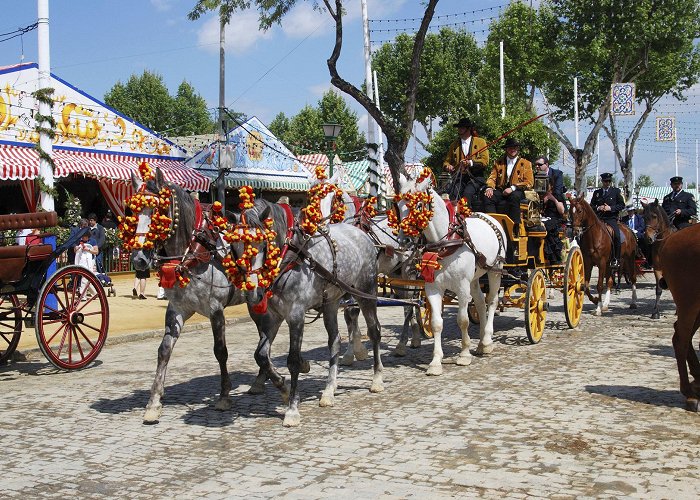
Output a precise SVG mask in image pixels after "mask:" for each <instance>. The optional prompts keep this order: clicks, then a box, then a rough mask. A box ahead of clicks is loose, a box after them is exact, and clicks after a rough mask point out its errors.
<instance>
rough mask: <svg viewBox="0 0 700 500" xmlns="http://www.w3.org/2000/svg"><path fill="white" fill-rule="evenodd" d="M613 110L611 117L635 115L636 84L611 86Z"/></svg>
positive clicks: (614, 84)
mask: <svg viewBox="0 0 700 500" xmlns="http://www.w3.org/2000/svg"><path fill="white" fill-rule="evenodd" d="M611 93H612V108H611V110H610V114H611V115H622V116H625V115H633V114H634V93H635V85H634V83H613V84H612V86H611Z"/></svg>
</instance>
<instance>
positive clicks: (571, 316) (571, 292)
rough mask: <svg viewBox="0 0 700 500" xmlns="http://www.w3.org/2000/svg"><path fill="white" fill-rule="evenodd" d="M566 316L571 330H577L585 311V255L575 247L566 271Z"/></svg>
mask: <svg viewBox="0 0 700 500" xmlns="http://www.w3.org/2000/svg"><path fill="white" fill-rule="evenodd" d="M563 291H564V316H566V323H567V324H568V325H569V328H576V327H577V326H578V324H579V322H580V321H581V311H583V291H584V274H583V255H582V254H581V249H579V248H578V247H573V248H572V249H571V250H570V251H569V256H568V257H567V259H566V267H565V271H564V290H563Z"/></svg>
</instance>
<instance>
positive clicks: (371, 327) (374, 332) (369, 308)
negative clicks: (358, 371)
mask: <svg viewBox="0 0 700 500" xmlns="http://www.w3.org/2000/svg"><path fill="white" fill-rule="evenodd" d="M357 302H358V303H359V304H360V309H362V316H363V317H364V318H365V323H367V334H368V335H369V339H370V340H371V341H372V355H373V356H374V364H373V369H374V374H373V376H372V385H371V386H370V388H369V392H383V391H384V376H383V374H382V372H383V371H384V365H382V358H381V355H380V353H379V343H380V341H381V339H382V330H381V326H380V325H379V318H377V303H376V302H375V301H374V300H366V299H357Z"/></svg>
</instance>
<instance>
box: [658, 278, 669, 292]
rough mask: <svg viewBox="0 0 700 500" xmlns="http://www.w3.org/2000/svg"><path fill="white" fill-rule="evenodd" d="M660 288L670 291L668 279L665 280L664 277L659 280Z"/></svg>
mask: <svg viewBox="0 0 700 500" xmlns="http://www.w3.org/2000/svg"><path fill="white" fill-rule="evenodd" d="M659 286H660V287H661V289H662V290H668V283H666V278H664V277H663V276H662V277H661V279H660V280H659Z"/></svg>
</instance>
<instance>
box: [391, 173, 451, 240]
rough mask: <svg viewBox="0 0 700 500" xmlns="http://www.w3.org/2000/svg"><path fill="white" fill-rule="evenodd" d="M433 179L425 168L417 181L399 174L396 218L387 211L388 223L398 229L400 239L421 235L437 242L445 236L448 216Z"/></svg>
mask: <svg viewBox="0 0 700 500" xmlns="http://www.w3.org/2000/svg"><path fill="white" fill-rule="evenodd" d="M433 182H434V177H433V175H432V172H431V171H430V169H428V168H425V169H423V171H422V172H421V173H420V174H419V176H418V177H417V178H413V177H410V176H408V177H407V176H404V175H403V174H399V182H398V184H399V191H398V194H397V195H396V196H395V197H394V200H395V201H396V209H397V211H398V214H397V215H398V216H397V218H396V220H392V219H393V218H394V215H393V214H392V213H391V212H387V215H389V218H390V220H389V222H390V224H392V225H393V226H396V227H397V228H398V229H399V236H400V237H401V236H403V237H408V238H413V239H415V238H417V237H419V236H420V235H421V234H424V235H425V237H426V239H427V240H428V241H437V240H438V239H440V238H441V237H442V236H444V235H445V234H446V233H447V227H448V225H449V220H448V219H449V217H448V214H447V209H446V208H445V205H444V203H442V201H441V200H440V196H439V195H438V194H437V192H436V191H435V190H434V189H433Z"/></svg>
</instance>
